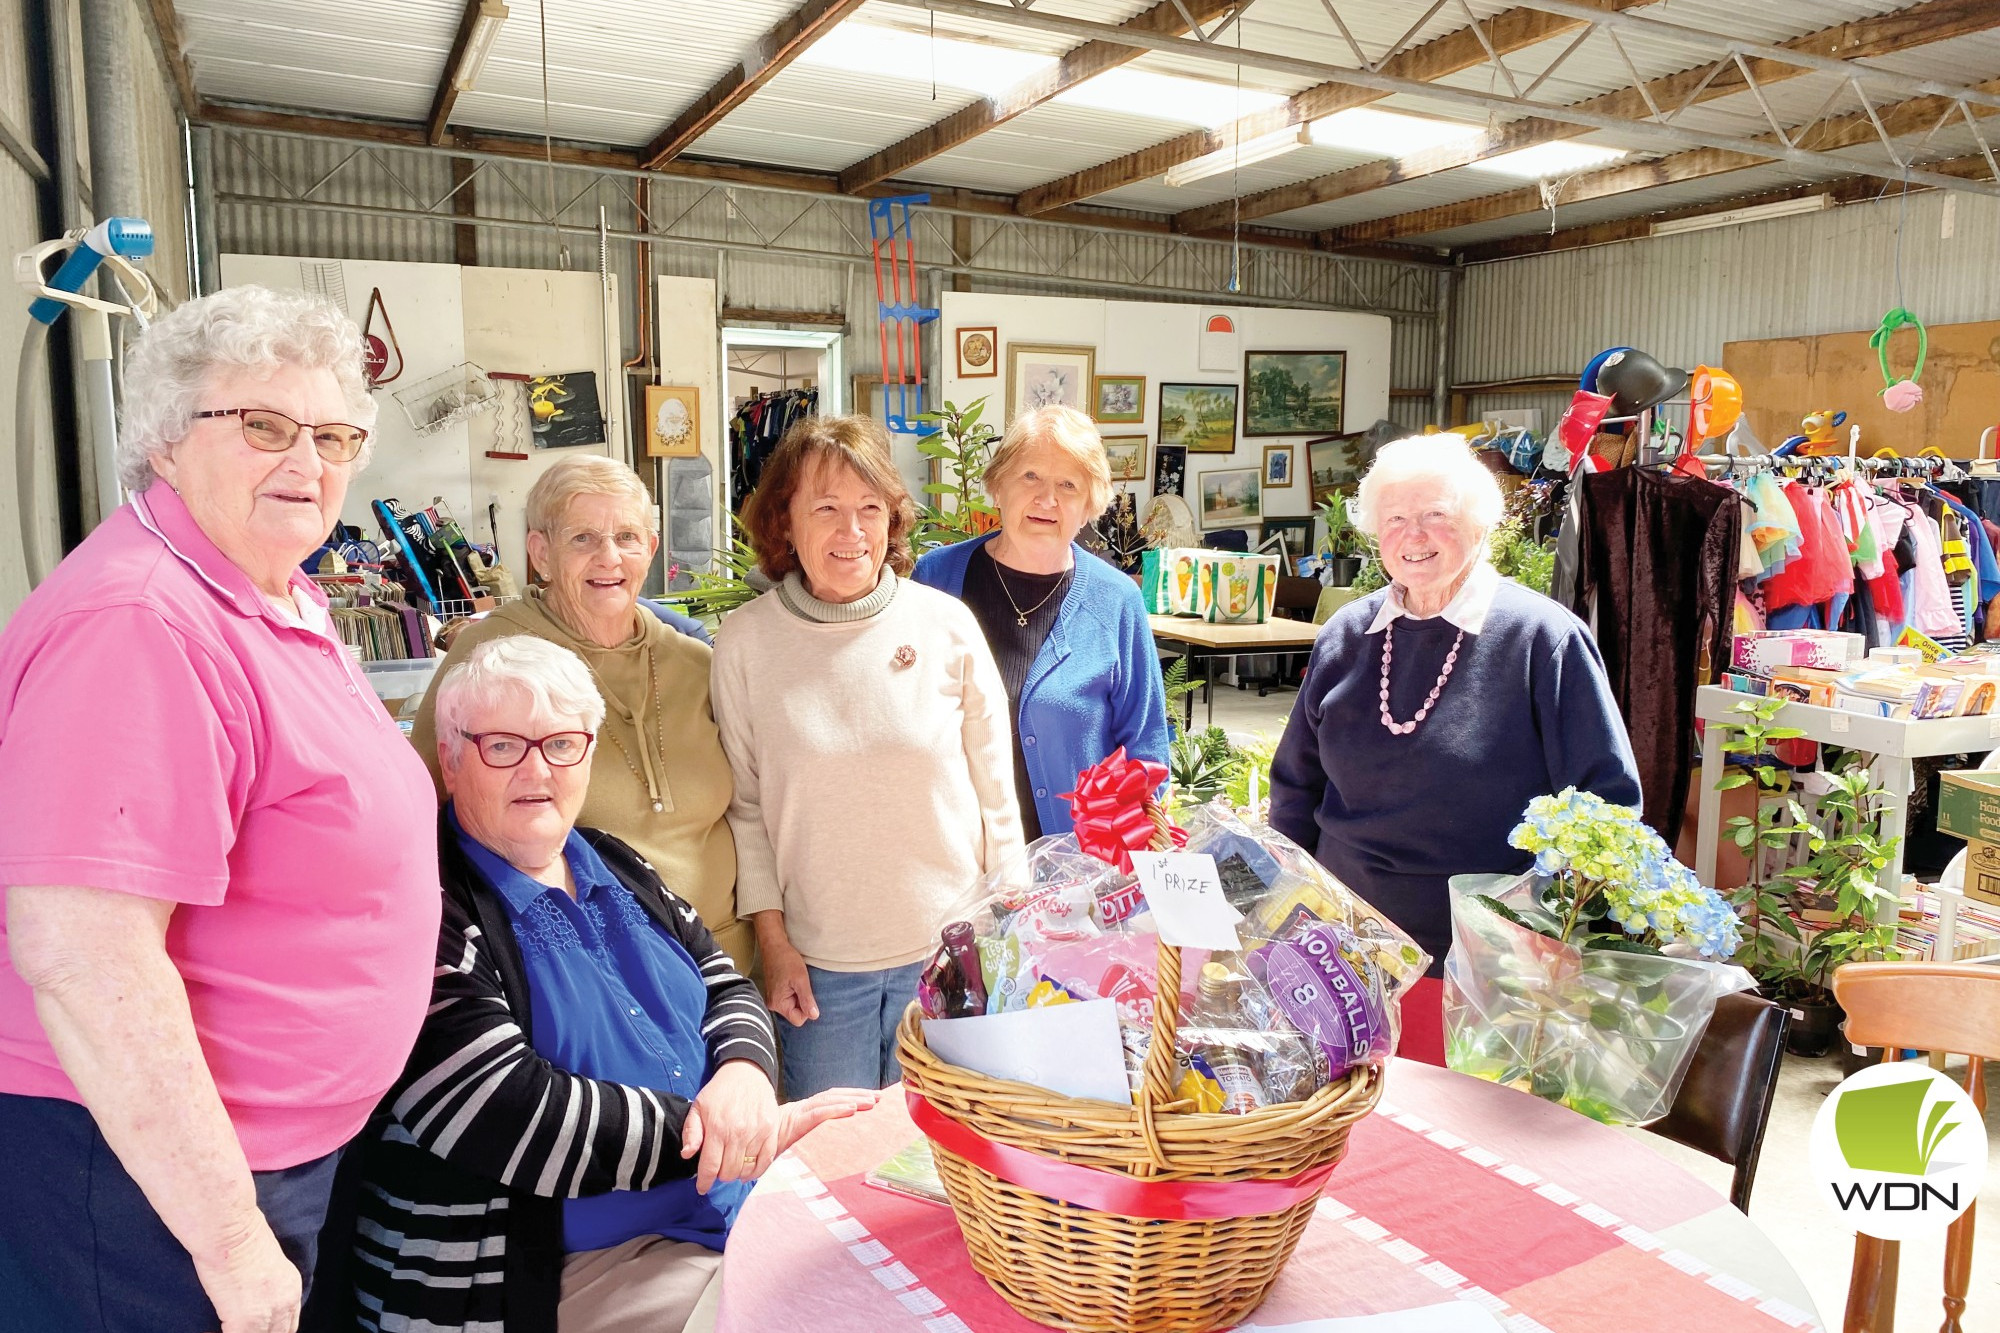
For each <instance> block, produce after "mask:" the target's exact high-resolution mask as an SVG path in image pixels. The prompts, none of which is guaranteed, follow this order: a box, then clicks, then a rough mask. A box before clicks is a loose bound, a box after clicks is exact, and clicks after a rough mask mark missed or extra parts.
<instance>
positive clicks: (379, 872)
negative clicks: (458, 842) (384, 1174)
mask: <svg viewBox="0 0 2000 1333" xmlns="http://www.w3.org/2000/svg"><path fill="white" fill-rule="evenodd" d="M293 586H294V587H295V588H297V589H301V590H303V591H304V593H305V595H306V596H308V597H310V598H312V599H314V601H316V602H317V603H318V604H320V605H321V606H324V604H325V598H324V597H322V596H321V595H320V594H319V590H318V589H317V588H315V587H314V586H313V585H312V583H311V581H310V580H308V579H307V578H305V576H304V575H302V574H299V573H296V572H295V573H294V574H293ZM0 810H4V811H6V815H5V818H4V819H0V884H9V885H14V884H73V885H82V886H87V887H92V888H100V889H110V890H115V891H117V892H120V893H132V894H138V895H140V896H141V897H146V898H156V899H164V900H168V901H172V902H175V903H178V904H180V906H179V907H178V908H177V909H176V910H175V912H174V917H173V922H172V925H171V926H170V927H169V928H168V931H167V953H168V955H169V956H170V957H171V958H172V959H173V961H174V965H175V967H177V968H178V969H179V971H180V974H181V977H182V978H183V980H184V981H185V982H186V985H187V994H188V1003H189V1005H190V1007H191V1008H192V1011H193V1015H194V1025H195V1031H196V1033H197V1034H198V1035H199V1037H200V1039H201V1044H202V1049H203V1051H204V1052H205V1053H206V1055H207V1058H208V1066H209V1071H210V1073H211V1074H212V1075H213V1076H214V1078H215V1084H216V1088H217V1090H218V1091H219V1092H220V1093H221V1095H222V1101H223V1104H224V1106H225V1107H226V1108H227V1109H228V1111H229V1116H230V1120H231V1122H232V1123H233V1124H234V1125H235V1127H236V1133H237V1137H238V1139H239V1140H241V1142H242V1144H243V1150H244V1153H245V1155H246V1156H247V1157H248V1158H249V1162H250V1167H251V1169H252V1170H255V1171H264V1170H273V1169H277V1168H281V1167H287V1166H294V1165H297V1164H298V1163H301V1162H306V1161H310V1160H312V1159H314V1158H316V1157H321V1156H324V1155H325V1154H327V1153H329V1152H332V1151H333V1150H334V1149H335V1148H338V1147H339V1146H340V1145H341V1144H343V1143H345V1142H346V1141H347V1140H348V1139H350V1138H352V1137H353V1136H354V1134H355V1133H356V1132H357V1131H359V1130H360V1128H361V1126H362V1125H363V1123H364V1122H365V1121H366V1120H367V1118H368V1113H369V1111H370V1110H371V1109H372V1108H373V1107H374V1105H375V1103H376V1102H377V1100H378V1099H379V1098H380V1097H381V1096H382V1094H383V1093H384V1092H385V1091H387V1090H388V1088H389V1085H390V1083H392V1082H393V1081H394V1080H395V1078H396V1077H397V1075H398V1074H400V1073H401V1072H402V1068H403V1061H404V1059H405V1057H406V1056H407V1055H408V1054H409V1051H410V1046H411V1044H412V1043H413V1042H414V1041H415V1039H416V1033H417V1028H418V1025H419V1024H420V1023H421V1022H422V1020H423V1016H424V1010H425V1009H426V1007H427V1006H428V1005H429V1002H430V993H431V971H432V968H433V966H434V964H435V959H436V954H437V929H438V912H439V907H440V894H439V889H438V870H437V833H436V820H437V799H436V797H435V796H434V795H433V793H432V789H431V783H430V777H429V775H428V774H427V773H426V772H425V769H424V766H423V763H422V762H421V761H420V760H419V759H418V758H417V754H416V751H414V750H413V749H411V748H410V745H409V743H408V742H407V741H405V740H404V739H403V736H402V734H401V732H400V731H399V730H398V729H397V727H396V724H395V723H394V721H392V720H391V719H390V717H389V715H388V713H387V712H386V711H385V710H384V709H383V708H382V705H381V703H380V702H379V701H378V700H377V699H376V698H375V693H374V691H373V690H372V689H370V688H369V686H368V683H367V681H366V680H365V679H364V678H363V677H362V675H361V673H360V671H359V669H358V668H356V667H355V666H354V665H353V664H352V663H351V662H350V661H349V660H348V656H347V654H346V653H345V652H344V651H342V650H341V648H340V647H339V645H338V644H334V643H330V642H329V641H328V639H327V638H326V637H325V636H324V635H321V634H316V633H314V632H313V631H312V630H310V629H306V628H304V627H303V626H299V625H290V624H286V623H285V622H284V620H283V619H281V618H280V616H279V613H278V611H277V609H276V608H275V607H274V606H272V605H271V604H270V603H269V602H268V601H266V600H265V598H264V597H263V596H262V595H260V594H259V593H258V591H257V589H256V587H255V585H254V584H252V583H251V581H250V579H249V577H248V576H247V575H245V574H244V573H243V571H242V570H240V569H238V568H237V567H236V566H235V565H234V564H232V563H230V561H229V560H228V559H227V558H226V557H225V556H224V555H223V554H222V553H221V552H220V551H218V550H217V549H216V548H215V545H214V544H213V543H212V542H210V541H209V540H208V538H207V537H206V536H205V535H204V534H203V533H202V531H201V529H200V528H199V527H198V526H197V525H196V524H195V522H194V520H193V518H191V517H190V516H189V514H188V511H187V508H186V506H185V505H183V504H182V503H181V499H180V497H179V496H178V495H176V494H175V493H174V492H173V490H172V489H170V488H169V487H168V486H166V485H165V484H164V483H156V484H155V485H154V486H152V487H151V488H150V489H149V490H147V491H146V492H145V493H144V494H143V495H142V496H140V497H139V498H137V499H135V500H134V501H133V502H132V503H131V504H129V505H127V506H125V507H124V508H121V509H119V510H118V511H117V512H116V513H114V514H113V515H112V516H111V517H110V518H109V519H107V520H106V521H105V522H104V523H103V524H102V525H100V526H99V527H98V529H97V530H96V531H95V532H93V533H92V534H91V535H90V537H89V539H88V540H86V541H85V542H84V543H83V544H82V545H81V546H80V547H78V548H77V549H76V551H75V552H74V553H73V554H71V555H70V557H69V558H68V559H67V560H65V561H63V563H62V564H61V566H60V567H58V568H57V570H56V572H55V573H54V575H53V576H51V577H50V578H49V580H48V581H47V582H46V583H44V584H43V585H42V587H41V588H39V589H38V590H37V591H36V592H35V593H34V595H33V596H31V597H30V598H29V599H28V600H27V601H26V602H25V603H23V604H22V606H21V609H20V611H19V612H17V613H16V614H15V616H14V619H13V622H12V623H11V624H10V625H8V626H7V629H6V632H5V634H4V635H0ZM6 958H7V955H6V953H5V947H4V926H0V1092H6V1093H17V1094H24V1095H28V1096H36V1097H60V1098H63V1099H66V1100H68V1101H80V1100H81V1098H79V1097H78V1095H77V1092H76V1088H75V1086H74V1085H73V1084H72V1083H71V1082H70V1080H69V1077H68V1076H67V1075H66V1074H64V1073H63V1071H62V1068H61V1067H60V1065H59V1064H58V1063H57V1061H56V1057H55V1052H54V1051H53V1049H52V1048H51V1047H50V1045H49V1041H48V1037H47V1036H46V1035H45V1033H44V1032H43V1030H42V1026H41V1024H40V1023H39V1022H38V1021H37V1020H36V1017H35V1012H34V1001H33V997H32V995H31V993H30V992H29V990H28V988H27V986H26V985H25V984H23V982H22V981H21V979H20V977H19V976H18V975H17V974H16V973H15V972H14V971H13V969H12V967H11V966H9V965H8V963H7V961H6Z"/></svg>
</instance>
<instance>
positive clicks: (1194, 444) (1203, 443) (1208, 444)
mask: <svg viewBox="0 0 2000 1333" xmlns="http://www.w3.org/2000/svg"><path fill="white" fill-rule="evenodd" d="M1160 443H1161V444H1175V445H1179V446H1180V447H1182V448H1184V449H1186V450H1187V451H1188V452H1189V453H1191V454H1233V453H1235V452H1236V386H1235V385H1234V384H1162V385H1161V386H1160Z"/></svg>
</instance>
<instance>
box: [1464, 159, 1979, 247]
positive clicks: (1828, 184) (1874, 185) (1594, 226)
mask: <svg viewBox="0 0 2000 1333" xmlns="http://www.w3.org/2000/svg"><path fill="white" fill-rule="evenodd" d="M1930 169H1931V170H1932V171H1935V172H1938V173H1940V174H1942V175H1946V176H1967V177H1970V176H1979V175H1983V174H1984V173H1985V171H1986V159H1985V158H1984V157H1981V156H1980V155H1979V154H1977V153H1974V154H1972V155H1970V156H1967V157H1954V158H1949V159H1947V160H1945V161H1943V162H1933V163H1931V164H1930ZM1910 188H1911V190H1912V192H1915V191H1919V190H1928V189H1930V188H1931V187H1930V186H1928V185H1913V186H1911V187H1910ZM1896 190H1898V187H1897V186H1894V185H1889V184H1887V183H1885V182H1883V181H1881V180H1878V179H1876V178H1875V177H1873V176H1849V177H1848V178H1846V179H1845V180H1836V181H1815V182H1811V183H1809V184H1805V185H1791V186H1787V187H1785V188H1784V189H1781V190H1765V191H1763V192H1762V193H1759V194H1747V195H1737V196H1735V197H1734V198H1730V199H1717V200H1713V201H1711V202H1709V203H1705V204H1695V205H1692V206H1690V207H1687V208H1670V209H1666V210H1663V211H1661V212H1658V213H1648V214H1645V215H1643V216H1641V217H1631V218H1616V219H1614V220H1612V221H1609V222H1593V223H1591V224H1590V225H1588V226H1583V227H1566V228H1564V229H1563V230H1561V231H1558V232H1554V233H1548V232H1536V233H1535V234H1533V235H1530V236H1509V237H1507V238H1506V239H1505V240H1499V241H1488V242H1486V243H1484V244H1482V245H1470V246H1467V247H1465V248H1464V249H1463V250H1460V251H1459V252H1458V255H1459V257H1460V258H1461V259H1463V260H1464V261H1465V262H1466V263H1470V264H1479V263H1487V262H1490V261H1492V260H1496V259H1520V258H1523V257H1525V256H1528V255H1539V254H1548V253H1550V252H1552V251H1557V250H1577V249H1581V248H1582V247H1584V246H1589V245H1610V244H1612V243H1614V242H1617V241H1639V240H1645V239H1646V238H1647V237H1649V236H1651V235H1652V234H1653V225H1654V224H1655V223H1659V222H1671V221H1678V220H1680V219H1682V218H1699V217H1709V216H1711V215H1713V214H1716V213H1731V212H1734V211H1735V210H1737V209H1739V208H1755V207H1757V206H1758V205H1760V204H1777V203H1784V202H1785V201H1787V200H1791V199H1805V198H1809V197H1810V196H1812V195H1816V194H1823V195H1825V196H1826V197H1827V198H1828V199H1829V200H1830V201H1832V202H1833V203H1834V204H1858V203H1866V202H1868V201H1869V200H1873V199H1879V198H1881V197H1882V195H1883V194H1885V193H1887V192H1889V191H1896Z"/></svg>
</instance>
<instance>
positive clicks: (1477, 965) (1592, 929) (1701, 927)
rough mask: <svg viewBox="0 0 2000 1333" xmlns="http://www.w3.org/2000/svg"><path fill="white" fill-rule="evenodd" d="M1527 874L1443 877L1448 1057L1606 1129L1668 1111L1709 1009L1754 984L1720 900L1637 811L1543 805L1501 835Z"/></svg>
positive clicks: (1566, 794) (1564, 798) (1580, 797)
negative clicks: (1734, 960)
mask: <svg viewBox="0 0 2000 1333" xmlns="http://www.w3.org/2000/svg"><path fill="white" fill-rule="evenodd" d="M1508 841H1509V842H1510V843H1511V844H1512V845H1513V846H1515V847H1518V848H1520V849H1521V850H1523V851H1525V852H1529V853H1531V854H1533V856H1534V858H1535V864H1534V868H1533V869H1532V870H1530V871H1528V872H1527V873H1526V874H1523V875H1518V876H1510V875H1458V876H1454V877H1453V878H1452V881H1451V930H1452V946H1451V952H1450V954H1449V955H1448V956H1447V957H1446V959H1445V973H1444V1018H1445V1049H1446V1059H1447V1062H1448V1063H1449V1064H1450V1066H1451V1067H1452V1068H1453V1069H1455V1070H1458V1071H1459V1072H1460V1073H1466V1074H1472V1075H1474V1076H1476V1077H1480V1078H1486V1079H1490V1080H1492V1081H1494V1082H1497V1083H1506V1084H1509V1085H1510V1086H1513V1087H1517V1088H1520V1089H1521V1090H1523V1091H1525V1092H1530V1093H1532V1094H1534V1095H1535V1096H1538V1097H1544V1098H1547V1099H1549V1100H1551V1101H1557V1102H1561V1103H1562V1104H1563V1105H1565V1106H1568V1107H1570V1108H1571V1109H1572V1110H1575V1111H1580V1112H1582V1113H1583V1114H1584V1115H1587V1116H1591V1117H1592V1118H1594V1119H1597V1120H1602V1121H1605V1122H1607V1123H1610V1124H1628V1125H1643V1124H1648V1123H1650V1122H1651V1121H1654V1120H1657V1119H1658V1118H1659V1117H1661V1116H1663V1115H1665V1114H1666V1113H1667V1111H1668V1110H1669V1109H1670V1108H1671V1107H1672V1105H1673V1101H1674V1096H1675V1094H1676V1093H1677V1092H1678V1091H1679V1090H1680V1083H1681V1079H1682V1077H1683V1076H1684V1075H1685V1074H1686V1072H1687V1067H1688V1064H1689V1062H1690V1061H1691V1060H1692V1059H1693V1058H1694V1051H1695V1047H1696V1046H1697V1045H1698V1044H1699V1043H1700V1040H1701V1034H1702V1032H1703V1031H1704V1030H1705V1029H1706V1028H1707V1026H1708V1020H1709V1018H1710V1017H1711V1016H1712V1015H1713V1014H1714V1012H1715V1002H1716V1001H1717V1000H1718V999H1720V998H1721V997H1722V996H1723V995H1726V994H1729V993H1731V992H1733V991H1738V990H1748V989H1749V988H1750V987H1751V986H1752V985H1753V984H1754V982H1753V980H1752V978H1751V977H1750V976H1748V975H1747V974H1746V973H1745V972H1744V971H1743V969H1741V968H1739V967H1734V966H1730V965H1728V963H1727V961H1726V960H1727V959H1729V958H1730V957H1731V956H1732V955H1733V954H1734V953H1735V952H1736V950H1737V947H1738V945H1739V944H1740V942H1741V927H1740V925H1739V923H1738V921H1737V918H1736V914H1735V913H1734V912H1733V911H1731V910H1730V907H1729V904H1728V902H1727V901H1726V900H1724V899H1723V898H1722V896H1721V895H1719V894H1717V893H1716V892H1715V890H1713V889H1711V888H1708V887H1706V886H1704V885H1703V884H1702V883H1701V882H1700V881H1699V880H1697V879H1696V878H1695V876H1694V872H1693V871H1691V870H1689V869H1688V868H1687V867H1686V866H1684V865H1682V864H1681V863H1680V862H1678V861H1676V860H1675V859H1674V858H1673V855H1672V853H1670V852H1669V851H1668V850H1667V845H1666V843H1665V842H1664V841H1662V840H1661V838H1660V836H1659V835H1658V834H1657V833H1654V832H1653V831H1652V830H1651V829H1649V828H1647V827H1646V825H1645V824H1644V823H1643V822H1642V821H1641V820H1640V818H1639V812H1638V811H1636V810H1633V809H1631V808H1629V807H1627V806H1620V805H1613V804H1611V803H1610V802H1608V801H1606V800H1604V799H1603V798H1601V797H1599V796H1595V795H1593V794H1591V793H1589V792H1579V791H1577V790H1576V789H1574V788H1569V789H1566V790H1564V791H1562V792H1559V793H1557V794H1556V795H1554V796H1538V797H1536V798H1535V799H1534V800H1533V801H1530V802H1529V803H1528V808H1527V809H1526V810H1524V811H1523V812H1522V816H1521V823H1520V824H1519V825H1518V826H1516V828H1515V829H1514V831H1513V833H1512V834H1510V835H1509V838H1508Z"/></svg>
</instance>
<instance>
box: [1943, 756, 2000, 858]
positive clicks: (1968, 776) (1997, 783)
mask: <svg viewBox="0 0 2000 1333" xmlns="http://www.w3.org/2000/svg"><path fill="white" fill-rule="evenodd" d="M1937 826H1938V832H1940V833H1949V834H1951V835H1952V836H1953V837H1954V838H1964V839H1965V840H1966V841H1968V842H1988V843H2000V773H1987V772H1982V771H1980V770H1979V769H1976V768H1959V769H1951V770H1948V771H1946V772H1944V773H1940V774H1938V809H1937Z"/></svg>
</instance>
